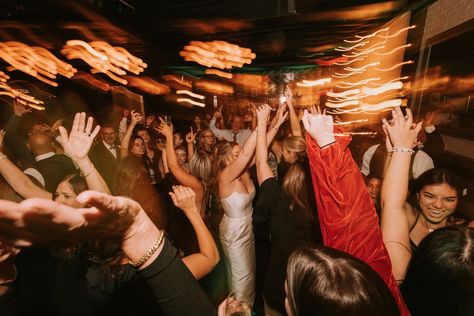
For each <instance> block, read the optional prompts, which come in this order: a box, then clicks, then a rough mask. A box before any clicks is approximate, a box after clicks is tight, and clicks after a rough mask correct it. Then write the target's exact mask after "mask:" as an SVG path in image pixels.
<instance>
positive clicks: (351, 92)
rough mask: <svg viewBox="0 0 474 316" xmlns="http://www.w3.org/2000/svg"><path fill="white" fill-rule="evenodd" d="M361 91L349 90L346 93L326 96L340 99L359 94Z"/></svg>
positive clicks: (329, 93) (331, 93) (333, 93)
mask: <svg viewBox="0 0 474 316" xmlns="http://www.w3.org/2000/svg"><path fill="white" fill-rule="evenodd" d="M359 93H360V89H352V90H347V91H344V92H328V93H326V95H327V96H328V97H331V98H340V97H347V96H349V95H353V94H359Z"/></svg>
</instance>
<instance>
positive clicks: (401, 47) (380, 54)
mask: <svg viewBox="0 0 474 316" xmlns="http://www.w3.org/2000/svg"><path fill="white" fill-rule="evenodd" d="M411 46H412V45H411V44H406V45H401V46H398V47H396V48H394V49H392V50H391V51H389V52H386V53H377V52H375V53H374V54H375V55H379V56H387V55H390V54H393V53H395V52H396V51H398V50H400V49H403V48H407V47H411Z"/></svg>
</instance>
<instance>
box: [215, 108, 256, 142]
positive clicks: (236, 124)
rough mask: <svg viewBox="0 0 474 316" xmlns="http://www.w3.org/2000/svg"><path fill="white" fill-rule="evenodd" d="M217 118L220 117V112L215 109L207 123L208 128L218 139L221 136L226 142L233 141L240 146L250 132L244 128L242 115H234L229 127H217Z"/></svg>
mask: <svg viewBox="0 0 474 316" xmlns="http://www.w3.org/2000/svg"><path fill="white" fill-rule="evenodd" d="M218 118H222V114H221V112H219V111H216V112H215V113H214V116H213V118H212V120H211V122H210V123H209V129H210V130H211V131H212V132H213V133H214V135H215V136H216V137H217V138H219V139H221V138H222V139H224V140H226V141H228V142H234V143H237V144H239V145H240V146H243V145H244V144H245V142H246V140H247V138H248V137H249V136H250V134H251V131H250V130H249V129H244V121H243V117H242V116H240V115H234V116H233V118H232V122H231V128H230V129H220V128H217V127H216V120H217V119H218Z"/></svg>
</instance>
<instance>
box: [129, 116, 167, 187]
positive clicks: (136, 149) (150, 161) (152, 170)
mask: <svg viewBox="0 0 474 316" xmlns="http://www.w3.org/2000/svg"><path fill="white" fill-rule="evenodd" d="M130 116H131V120H130V125H129V126H128V127H127V130H126V132H125V134H124V136H123V138H122V142H121V145H120V158H121V159H124V158H125V157H128V156H129V155H133V156H136V157H139V158H141V159H142V160H143V161H144V163H145V164H146V167H147V169H148V173H149V175H150V179H151V181H152V183H153V184H155V183H157V182H158V179H159V177H160V170H159V163H158V162H159V155H158V154H156V152H155V151H154V150H153V149H152V152H148V151H147V148H150V149H151V148H152V145H151V141H150V134H149V133H148V130H147V129H146V128H145V129H142V128H137V131H138V132H139V133H140V134H139V135H138V134H137V135H133V131H134V130H135V128H136V126H137V124H138V123H139V122H141V121H142V120H143V118H142V116H141V114H140V113H138V112H135V111H131V112H130ZM140 135H141V136H143V138H142V137H141V136H140Z"/></svg>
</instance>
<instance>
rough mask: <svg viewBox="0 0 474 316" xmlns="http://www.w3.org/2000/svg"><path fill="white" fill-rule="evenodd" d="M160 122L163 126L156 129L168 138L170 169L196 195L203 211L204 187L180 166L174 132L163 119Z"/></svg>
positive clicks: (167, 155) (167, 149)
mask: <svg viewBox="0 0 474 316" xmlns="http://www.w3.org/2000/svg"><path fill="white" fill-rule="evenodd" d="M160 120H161V124H160V125H159V126H158V127H157V128H156V130H157V131H158V132H160V133H161V134H163V135H164V136H165V137H166V159H167V162H168V168H169V170H170V171H171V173H172V174H173V176H174V177H175V178H176V180H178V181H179V183H181V184H182V185H184V186H186V187H190V188H191V189H192V190H193V191H194V192H195V193H196V204H197V205H198V207H199V209H201V206H202V202H203V198H204V186H203V184H202V183H201V181H199V179H198V178H196V177H195V176H193V175H192V174H190V173H189V172H187V171H186V170H184V169H183V168H182V167H181V166H180V165H179V164H178V159H177V158H176V151H175V149H174V144H173V130H172V129H171V126H169V125H168V124H166V122H165V121H163V120H162V119H161V118H160Z"/></svg>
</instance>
